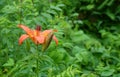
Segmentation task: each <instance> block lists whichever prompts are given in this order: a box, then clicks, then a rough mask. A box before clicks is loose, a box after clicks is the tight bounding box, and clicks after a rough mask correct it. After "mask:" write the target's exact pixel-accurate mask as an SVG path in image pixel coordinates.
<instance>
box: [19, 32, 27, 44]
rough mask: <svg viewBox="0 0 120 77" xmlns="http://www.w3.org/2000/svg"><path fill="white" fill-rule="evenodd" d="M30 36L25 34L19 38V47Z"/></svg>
mask: <svg viewBox="0 0 120 77" xmlns="http://www.w3.org/2000/svg"><path fill="white" fill-rule="evenodd" d="M28 37H29V36H28V35H27V34H23V35H21V37H20V38H19V45H21V44H22V42H23V41H24V40H25V39H27V38H28Z"/></svg>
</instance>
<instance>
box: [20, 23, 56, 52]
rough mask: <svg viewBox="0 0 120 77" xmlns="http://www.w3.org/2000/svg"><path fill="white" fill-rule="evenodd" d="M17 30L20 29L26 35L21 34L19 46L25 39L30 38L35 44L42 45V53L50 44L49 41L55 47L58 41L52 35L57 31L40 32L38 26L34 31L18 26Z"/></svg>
mask: <svg viewBox="0 0 120 77" xmlns="http://www.w3.org/2000/svg"><path fill="white" fill-rule="evenodd" d="M18 27H19V28H22V29H23V30H24V31H25V32H26V34H23V35H21V36H20V38H19V44H20V45H21V44H22V43H23V41H24V40H26V39H27V38H30V39H31V40H32V41H33V42H34V43H35V44H37V45H38V44H41V45H42V51H44V50H45V49H47V48H48V46H49V44H50V43H51V40H52V39H53V40H54V41H55V42H56V45H57V44H58V40H57V38H56V36H55V35H54V32H56V31H57V30H44V31H41V27H40V26H38V27H37V28H36V29H35V30H32V29H30V28H29V27H27V26H25V25H22V24H19V25H18Z"/></svg>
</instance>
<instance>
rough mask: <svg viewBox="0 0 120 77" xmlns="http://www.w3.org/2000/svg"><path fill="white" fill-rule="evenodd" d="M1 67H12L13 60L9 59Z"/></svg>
mask: <svg viewBox="0 0 120 77" xmlns="http://www.w3.org/2000/svg"><path fill="white" fill-rule="evenodd" d="M3 66H14V60H13V59H12V58H9V59H8V61H7V63H5V64H3Z"/></svg>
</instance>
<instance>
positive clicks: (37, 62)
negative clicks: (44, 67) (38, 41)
mask: <svg viewBox="0 0 120 77" xmlns="http://www.w3.org/2000/svg"><path fill="white" fill-rule="evenodd" d="M36 66H37V73H36V74H37V77H39V52H38V45H37V58H36Z"/></svg>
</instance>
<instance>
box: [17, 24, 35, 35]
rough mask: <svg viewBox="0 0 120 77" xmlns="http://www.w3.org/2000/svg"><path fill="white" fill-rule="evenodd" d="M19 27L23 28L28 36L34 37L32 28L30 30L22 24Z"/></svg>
mask: <svg viewBox="0 0 120 77" xmlns="http://www.w3.org/2000/svg"><path fill="white" fill-rule="evenodd" d="M18 27H20V28H22V29H23V30H24V31H25V32H26V33H27V34H28V35H30V36H31V35H33V32H32V30H31V29H30V28H28V27H27V26H24V25H22V24H19V25H18Z"/></svg>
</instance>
